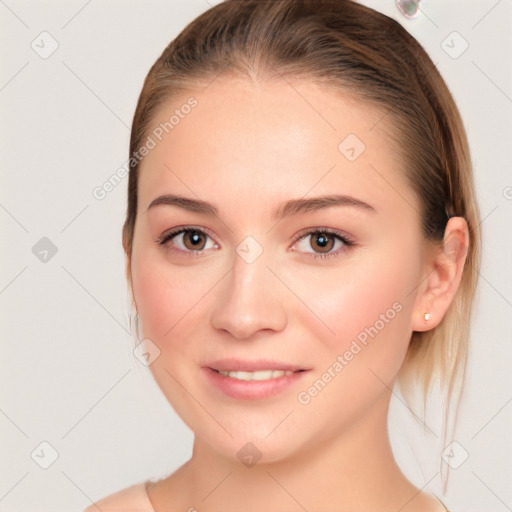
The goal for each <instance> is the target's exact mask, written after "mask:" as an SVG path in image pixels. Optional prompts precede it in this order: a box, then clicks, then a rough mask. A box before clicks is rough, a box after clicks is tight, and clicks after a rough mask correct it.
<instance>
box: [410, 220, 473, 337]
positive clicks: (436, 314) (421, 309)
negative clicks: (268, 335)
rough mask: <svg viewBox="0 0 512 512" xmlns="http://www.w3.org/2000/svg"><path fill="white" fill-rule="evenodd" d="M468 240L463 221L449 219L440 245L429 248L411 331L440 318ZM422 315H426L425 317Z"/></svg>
mask: <svg viewBox="0 0 512 512" xmlns="http://www.w3.org/2000/svg"><path fill="white" fill-rule="evenodd" d="M469 243H470V241H469V230H468V225H467V222H466V220H465V219H464V218H463V217H452V218H451V219H449V220H448V223H447V224H446V229H445V233H444V239H443V244H442V246H441V247H436V248H435V249H433V250H432V251H431V252H430V253H429V256H428V260H427V262H426V269H425V271H426V275H427V278H426V279H425V280H424V281H423V283H422V286H421V287H420V290H419V292H418V294H417V295H416V300H415V305H414V312H413V318H412V320H411V328H412V330H413V331H428V330H430V329H433V328H434V327H437V326H438V325H439V323H440V322H441V320H442V319H443V317H444V315H445V313H446V312H447V310H448V308H449V307H450V304H451V303H452V301H453V298H454V296H455V293H456V292H457V289H458V287H459V284H460V280H461V278H462V271H463V270H464V264H465V263H466V256H467V252H468V247H469ZM425 314H427V315H430V317H429V318H427V319H426V318H425Z"/></svg>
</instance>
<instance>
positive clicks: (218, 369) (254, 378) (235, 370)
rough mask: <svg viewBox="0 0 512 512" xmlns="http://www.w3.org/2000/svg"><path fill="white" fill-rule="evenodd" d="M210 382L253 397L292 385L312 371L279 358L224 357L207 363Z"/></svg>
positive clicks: (223, 390)
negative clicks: (252, 359) (272, 359)
mask: <svg viewBox="0 0 512 512" xmlns="http://www.w3.org/2000/svg"><path fill="white" fill-rule="evenodd" d="M203 370H204V372H205V373H204V375H205V377H206V378H207V381H208V383H209V384H211V385H213V386H214V388H216V389H217V390H218V391H220V392H221V393H222V394H223V395H227V396H229V397H231V398H236V399H241V400H250V399H253V400H254V399H261V398H268V397H271V396H274V395H278V394H280V393H282V392H284V391H285V390H286V389H288V388H291V387H292V386H293V385H294V384H295V383H296V382H298V381H299V380H300V379H301V377H302V376H303V375H304V374H305V373H307V372H308V371H309V369H307V368H301V367H300V366H295V365H290V364H288V363H283V362H279V361H269V360H258V361H242V360H236V359H229V360H227V359H224V360H221V361H214V362H212V363H210V364H208V365H205V366H203Z"/></svg>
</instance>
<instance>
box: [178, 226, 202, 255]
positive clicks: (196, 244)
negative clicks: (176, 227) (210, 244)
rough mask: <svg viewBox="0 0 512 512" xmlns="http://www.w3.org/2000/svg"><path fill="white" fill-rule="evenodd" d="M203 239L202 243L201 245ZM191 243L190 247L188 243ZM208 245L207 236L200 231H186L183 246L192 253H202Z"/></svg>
mask: <svg viewBox="0 0 512 512" xmlns="http://www.w3.org/2000/svg"><path fill="white" fill-rule="evenodd" d="M201 239H202V243H201ZM187 242H189V243H190V245H189V244H188V243H187ZM205 244H206V236H205V234H204V233H201V232H200V231H193V230H190V231H186V232H185V233H183V245H185V247H186V248H187V249H190V250H191V251H201V250H202V249H204V246H205Z"/></svg>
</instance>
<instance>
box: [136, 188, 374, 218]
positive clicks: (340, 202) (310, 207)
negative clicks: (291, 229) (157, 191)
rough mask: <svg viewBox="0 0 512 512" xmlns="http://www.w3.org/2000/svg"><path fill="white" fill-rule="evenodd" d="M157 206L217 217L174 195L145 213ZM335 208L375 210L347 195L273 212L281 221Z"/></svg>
mask: <svg viewBox="0 0 512 512" xmlns="http://www.w3.org/2000/svg"><path fill="white" fill-rule="evenodd" d="M157 206H178V207H179V208H183V209H184V210H187V211H189V212H194V213H200V214H203V215H209V216H217V215H218V212H219V211H218V209H217V208H216V207H215V206H214V205H213V204H211V203H208V202H207V201H202V200H200V199H192V198H188V197H183V196H178V195H174V194H165V195H163V196H159V197H157V198H156V199H153V201H151V203H150V205H149V206H148V208H147V210H146V211H149V210H150V209H151V208H155V207H157ZM335 206H349V207H355V208H360V209H362V210H366V211H369V212H375V211H376V210H375V208H374V207H373V206H371V205H369V204H368V203H365V202H364V201H361V200H360V199H357V198H355V197H352V196H347V195H325V196H318V197H312V198H309V199H302V198H301V199H290V200H289V201H286V203H284V204H283V205H281V206H280V207H279V208H278V209H277V210H276V211H275V212H274V217H275V218H278V219H283V218H284V217H288V216H291V215H297V214H299V213H306V212H310V211H317V210H322V209H325V208H332V207H335Z"/></svg>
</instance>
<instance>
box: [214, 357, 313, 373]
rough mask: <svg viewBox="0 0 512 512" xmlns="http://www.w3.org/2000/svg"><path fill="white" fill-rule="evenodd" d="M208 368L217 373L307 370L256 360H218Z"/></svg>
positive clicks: (279, 362) (268, 360)
mask: <svg viewBox="0 0 512 512" xmlns="http://www.w3.org/2000/svg"><path fill="white" fill-rule="evenodd" d="M205 366H206V367H207V368H211V369H212V370H217V371H223V372H226V371H234V372H236V371H241V372H244V371H245V372H257V371H259V370H285V371H287V370H288V371H292V372H298V371H304V370H306V368H303V367H302V366H298V365H294V364H290V363H285V362H281V361H273V360H270V359H255V360H252V361H249V360H243V359H218V360H216V361H212V362H210V363H207V364H206V365H205Z"/></svg>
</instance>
